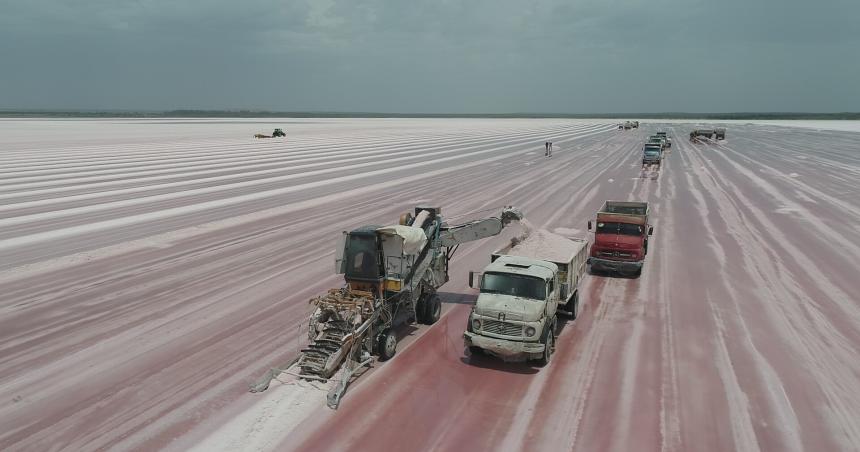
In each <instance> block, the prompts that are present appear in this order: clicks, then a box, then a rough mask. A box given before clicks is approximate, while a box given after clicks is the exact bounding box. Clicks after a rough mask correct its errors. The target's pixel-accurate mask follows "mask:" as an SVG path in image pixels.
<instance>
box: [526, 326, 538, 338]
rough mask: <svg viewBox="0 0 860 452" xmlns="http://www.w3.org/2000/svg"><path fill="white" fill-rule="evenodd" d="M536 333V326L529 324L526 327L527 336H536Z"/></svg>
mask: <svg viewBox="0 0 860 452" xmlns="http://www.w3.org/2000/svg"><path fill="white" fill-rule="evenodd" d="M535 333H536V330H535V327H533V326H527V327H526V336H534V335H535Z"/></svg>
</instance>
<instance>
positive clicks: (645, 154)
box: [642, 142, 663, 169]
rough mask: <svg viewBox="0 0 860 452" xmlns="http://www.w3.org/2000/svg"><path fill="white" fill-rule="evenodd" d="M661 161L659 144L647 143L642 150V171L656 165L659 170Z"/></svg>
mask: <svg viewBox="0 0 860 452" xmlns="http://www.w3.org/2000/svg"><path fill="white" fill-rule="evenodd" d="M662 161H663V148H662V147H661V145H660V144H659V143H657V144H654V143H650V142H649V143H648V144H646V145H645V147H644V148H643V149H642V169H645V168H647V167H649V166H651V165H656V166H657V169H660V164H661V163H662Z"/></svg>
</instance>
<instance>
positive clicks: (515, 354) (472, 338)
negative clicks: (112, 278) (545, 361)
mask: <svg viewBox="0 0 860 452" xmlns="http://www.w3.org/2000/svg"><path fill="white" fill-rule="evenodd" d="M463 341H464V342H465V344H466V347H478V348H480V349H482V350H484V351H485V352H487V353H488V354H490V355H493V356H496V357H498V358H501V359H502V360H504V361H525V360H527V359H533V358H539V357H541V355H543V350H544V348H545V346H544V344H541V343H540V342H521V341H509V340H507V339H497V338H494V337H487V336H481V335H480V334H475V333H471V332H469V331H466V332H465V333H463Z"/></svg>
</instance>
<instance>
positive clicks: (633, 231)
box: [595, 223, 645, 235]
mask: <svg viewBox="0 0 860 452" xmlns="http://www.w3.org/2000/svg"><path fill="white" fill-rule="evenodd" d="M595 232H596V233H597V234H622V235H642V233H643V232H645V231H644V229H643V228H642V226H641V225H638V224H628V223H597V230H596V231H595Z"/></svg>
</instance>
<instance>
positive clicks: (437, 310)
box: [423, 293, 442, 325]
mask: <svg viewBox="0 0 860 452" xmlns="http://www.w3.org/2000/svg"><path fill="white" fill-rule="evenodd" d="M424 304H425V309H426V311H424V313H425V317H424V322H423V323H424V324H425V325H432V324H434V323H436V322H437V321H438V320H439V317H441V316H442V300H440V299H439V295H436V294H435V293H434V294H433V295H430V296H429V297H427V301H426V302H425V303H424Z"/></svg>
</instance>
